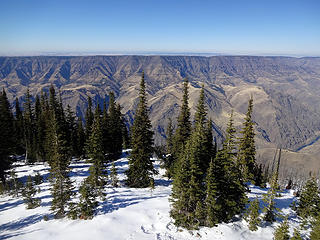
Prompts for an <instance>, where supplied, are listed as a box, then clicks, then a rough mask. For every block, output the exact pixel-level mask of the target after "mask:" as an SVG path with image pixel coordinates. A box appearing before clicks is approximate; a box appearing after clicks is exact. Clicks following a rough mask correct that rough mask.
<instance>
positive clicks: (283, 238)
mask: <svg viewBox="0 0 320 240" xmlns="http://www.w3.org/2000/svg"><path fill="white" fill-rule="evenodd" d="M273 239H274V240H289V239H290V236H289V223H288V219H287V218H286V219H285V220H284V221H283V222H282V223H281V224H280V225H279V226H278V227H277V228H276V230H275V232H274V236H273Z"/></svg>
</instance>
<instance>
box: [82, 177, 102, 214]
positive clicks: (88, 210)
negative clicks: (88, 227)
mask: <svg viewBox="0 0 320 240" xmlns="http://www.w3.org/2000/svg"><path fill="white" fill-rule="evenodd" d="M79 192H80V203H79V212H80V218H81V219H85V220H86V219H92V217H93V215H94V212H95V209H96V207H97V206H98V202H97V193H96V190H95V188H94V186H93V185H92V183H91V180H90V179H89V178H86V179H85V180H84V181H83V182H82V184H81V186H80V188H79Z"/></svg>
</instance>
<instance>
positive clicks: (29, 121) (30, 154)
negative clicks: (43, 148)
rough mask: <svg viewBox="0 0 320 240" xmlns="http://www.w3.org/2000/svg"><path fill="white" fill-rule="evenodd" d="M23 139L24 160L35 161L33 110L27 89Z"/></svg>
mask: <svg viewBox="0 0 320 240" xmlns="http://www.w3.org/2000/svg"><path fill="white" fill-rule="evenodd" d="M23 119H24V136H25V137H24V138H25V140H24V141H25V145H26V146H25V149H26V160H27V161H28V162H29V163H34V162H35V161H36V143H35V139H36V136H35V131H34V110H33V107H32V100H31V95H30V91H29V89H27V93H26V96H25V103H24V116H23Z"/></svg>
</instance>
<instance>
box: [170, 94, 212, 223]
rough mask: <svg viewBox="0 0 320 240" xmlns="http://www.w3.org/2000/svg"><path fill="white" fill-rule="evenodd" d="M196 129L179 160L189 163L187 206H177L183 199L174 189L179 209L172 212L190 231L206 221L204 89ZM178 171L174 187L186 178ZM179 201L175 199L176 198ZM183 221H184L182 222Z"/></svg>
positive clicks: (175, 201) (197, 112)
mask: <svg viewBox="0 0 320 240" xmlns="http://www.w3.org/2000/svg"><path fill="white" fill-rule="evenodd" d="M195 120H196V121H195V128H194V130H193V131H192V134H191V136H190V138H189V140H188V141H187V143H186V147H185V150H184V152H183V153H181V155H180V157H181V159H179V161H180V165H183V163H182V162H183V161H185V162H188V165H189V169H188V171H189V173H188V175H189V179H188V182H185V183H184V184H186V185H187V188H186V193H185V194H184V195H183V198H186V199H188V201H187V203H186V205H184V206H177V204H176V203H178V204H180V203H179V202H180V201H179V200H178V199H179V198H180V197H182V196H181V195H180V196H179V194H181V192H180V191H181V189H180V190H178V189H174V190H173V191H177V192H175V193H173V194H172V197H173V202H174V203H175V204H174V205H175V206H174V207H177V209H173V210H172V214H171V215H172V216H173V217H174V218H175V219H176V224H177V225H178V226H183V227H186V228H188V229H193V228H197V227H198V226H200V225H203V224H204V221H205V215H204V212H205V208H204V206H203V204H202V202H203V199H204V196H205V189H204V185H203V182H204V173H203V170H204V169H203V165H204V163H205V162H206V161H208V160H207V159H206V157H208V156H207V155H206V152H205V149H204V147H205V144H204V143H205V140H206V135H205V123H206V108H205V105H204V89H203V88H202V90H201V92H200V98H199V101H198V105H197V111H196V115H195ZM180 165H179V166H180ZM179 168H180V169H179V170H177V171H178V174H177V176H175V178H174V185H175V184H180V179H176V178H179V177H182V178H183V177H184V174H183V173H181V172H180V171H183V170H182V169H181V166H180V167H179ZM176 197H177V198H178V199H174V198H176ZM180 207H182V208H184V209H185V210H184V211H183V212H182V211H179V208H180ZM179 215H185V216H179ZM180 219H182V221H180Z"/></svg>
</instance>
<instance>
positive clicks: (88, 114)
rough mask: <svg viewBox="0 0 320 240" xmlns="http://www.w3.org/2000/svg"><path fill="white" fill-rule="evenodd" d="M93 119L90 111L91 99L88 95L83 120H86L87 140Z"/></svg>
mask: <svg viewBox="0 0 320 240" xmlns="http://www.w3.org/2000/svg"><path fill="white" fill-rule="evenodd" d="M93 119H94V115H93V112H92V99H91V97H90V96H88V107H87V110H86V115H85V121H86V131H85V135H86V141H88V140H89V137H90V136H91V129H92V124H93Z"/></svg>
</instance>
